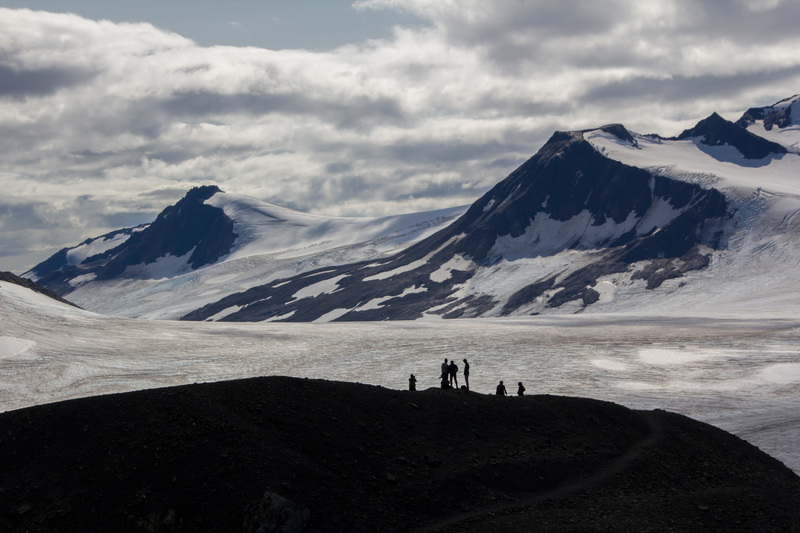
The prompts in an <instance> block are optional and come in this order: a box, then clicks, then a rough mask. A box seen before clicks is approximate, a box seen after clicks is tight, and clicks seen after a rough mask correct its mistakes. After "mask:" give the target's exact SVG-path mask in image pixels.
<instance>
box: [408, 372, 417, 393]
mask: <svg viewBox="0 0 800 533" xmlns="http://www.w3.org/2000/svg"><path fill="white" fill-rule="evenodd" d="M408 390H417V378H415V377H414V374H411V377H410V378H408Z"/></svg>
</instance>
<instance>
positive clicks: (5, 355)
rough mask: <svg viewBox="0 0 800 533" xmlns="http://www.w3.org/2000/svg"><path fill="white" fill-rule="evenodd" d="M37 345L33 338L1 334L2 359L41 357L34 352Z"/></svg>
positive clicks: (28, 359) (0, 352) (0, 353)
mask: <svg viewBox="0 0 800 533" xmlns="http://www.w3.org/2000/svg"><path fill="white" fill-rule="evenodd" d="M35 346H36V342H35V341H32V340H27V339H18V338H16V337H3V336H0V360H9V359H14V360H20V361H34V360H36V359H38V358H39V357H38V356H37V355H35V354H34V353H32V349H33V348H34V347H35Z"/></svg>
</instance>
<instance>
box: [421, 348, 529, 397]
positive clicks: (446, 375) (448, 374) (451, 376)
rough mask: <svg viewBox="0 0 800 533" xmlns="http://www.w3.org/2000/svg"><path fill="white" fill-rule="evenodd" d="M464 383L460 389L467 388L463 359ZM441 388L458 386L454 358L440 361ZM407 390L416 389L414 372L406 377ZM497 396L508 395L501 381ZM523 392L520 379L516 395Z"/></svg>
mask: <svg viewBox="0 0 800 533" xmlns="http://www.w3.org/2000/svg"><path fill="white" fill-rule="evenodd" d="M463 361H464V370H463V372H464V385H462V386H461V388H462V389H465V390H469V362H468V361H467V360H466V359H464V360H463ZM441 379H442V388H443V389H454V388H455V389H457V388H458V365H457V364H456V361H455V359H452V360H450V362H448V360H447V358H446V357H445V359H444V363H442V375H441ZM408 390H417V378H416V377H415V376H414V374H411V377H409V378H408ZM496 394H497V396H508V392H506V386H505V385H503V382H502V381H501V382H500V384H499V385H497V391H496ZM524 394H525V387H524V386H523V385H522V382H521V381H520V382H519V383H517V396H523V395H524Z"/></svg>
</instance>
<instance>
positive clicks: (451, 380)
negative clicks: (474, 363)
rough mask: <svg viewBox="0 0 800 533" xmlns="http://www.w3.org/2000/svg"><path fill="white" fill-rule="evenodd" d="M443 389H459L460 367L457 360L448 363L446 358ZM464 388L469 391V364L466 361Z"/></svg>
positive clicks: (443, 369)
mask: <svg viewBox="0 0 800 533" xmlns="http://www.w3.org/2000/svg"><path fill="white" fill-rule="evenodd" d="M442 388H443V389H457V388H458V365H457V364H456V360H455V359H452V360H451V361H450V363H448V362H447V358H446V357H445V359H444V363H442ZM464 388H465V389H466V390H469V362H467V360H466V359H464Z"/></svg>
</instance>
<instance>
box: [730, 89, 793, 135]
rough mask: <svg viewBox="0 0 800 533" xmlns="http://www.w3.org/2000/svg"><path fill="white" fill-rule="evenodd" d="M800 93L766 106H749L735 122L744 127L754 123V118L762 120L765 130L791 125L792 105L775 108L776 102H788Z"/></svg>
mask: <svg viewBox="0 0 800 533" xmlns="http://www.w3.org/2000/svg"><path fill="white" fill-rule="evenodd" d="M798 96H800V95H797V94H796V95H794V96H791V97H789V98H786V99H785V100H781V101H780V102H778V103H776V104H774V105H771V106H768V107H751V108H750V109H748V110H747V111H745V112H744V114H743V115H742V116H741V118H740V119H739V120H737V121H736V124H737V125H739V126H741V127H743V128H746V127H747V126H749V125H750V124H752V123H754V122H755V121H756V120H763V121H764V129H766V130H767V131H770V130H772V128H773V127H774V126H777V127H778V128H786V127H789V126H791V125H792V122H793V120H792V108H793V107H794V106H793V105H788V106H786V107H783V108H778V109H776V106H777V105H778V104H781V103H783V102H788V101H791V100H794V99H795V98H797V97H798Z"/></svg>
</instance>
